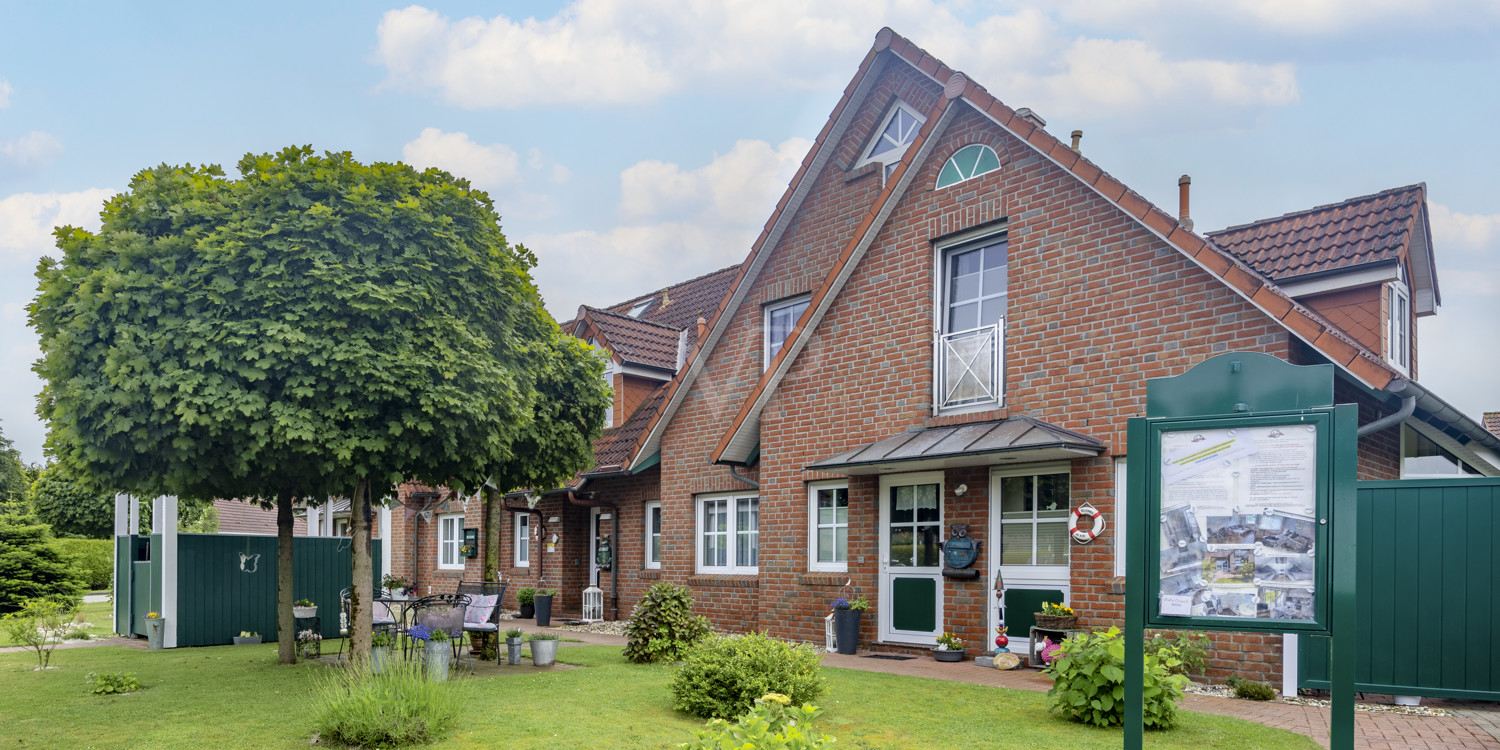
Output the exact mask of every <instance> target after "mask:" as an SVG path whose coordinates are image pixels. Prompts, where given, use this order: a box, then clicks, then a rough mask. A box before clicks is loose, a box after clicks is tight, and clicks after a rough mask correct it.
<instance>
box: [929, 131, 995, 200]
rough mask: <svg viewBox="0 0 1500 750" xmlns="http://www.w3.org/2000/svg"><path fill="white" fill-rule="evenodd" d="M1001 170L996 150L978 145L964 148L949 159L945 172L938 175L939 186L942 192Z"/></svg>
mask: <svg viewBox="0 0 1500 750" xmlns="http://www.w3.org/2000/svg"><path fill="white" fill-rule="evenodd" d="M999 168H1000V157H998V156H996V155H995V149H992V148H990V147H989V146H984V145H981V144H978V143H976V144H974V145H972V146H964V147H963V148H961V149H959V150H958V151H957V152H956V153H954V154H953V155H952V156H950V157H948V163H947V164H944V165H943V171H941V172H939V173H938V179H937V186H938V189H939V190H941V189H943V188H945V187H948V186H950V185H957V184H958V183H960V182H963V181H964V180H972V179H974V178H975V177H978V176H979V175H982V174H988V173H990V172H993V171H995V170H997V169H999Z"/></svg>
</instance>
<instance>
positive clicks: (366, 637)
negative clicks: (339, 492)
mask: <svg viewBox="0 0 1500 750" xmlns="http://www.w3.org/2000/svg"><path fill="white" fill-rule="evenodd" d="M349 533H350V534H351V535H352V536H353V537H354V539H353V544H352V545H351V546H350V550H351V553H350V555H349V557H350V566H351V571H350V572H351V573H352V574H353V582H352V583H351V584H350V586H349V659H350V661H351V662H355V661H361V660H364V659H368V658H369V657H370V637H371V635H372V632H371V630H372V619H371V618H372V616H373V614H374V607H373V604H372V602H371V596H372V593H373V592H372V589H373V587H374V584H373V583H372V581H371V570H370V566H371V560H370V547H371V545H370V480H369V478H368V477H360V478H359V483H358V484H356V485H355V486H354V497H353V498H351V499H350V503H349ZM386 543H387V544H389V543H390V541H389V540H387V541H386Z"/></svg>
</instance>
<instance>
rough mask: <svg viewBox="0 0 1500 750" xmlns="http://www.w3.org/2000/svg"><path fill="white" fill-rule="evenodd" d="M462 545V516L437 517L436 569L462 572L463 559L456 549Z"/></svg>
mask: <svg viewBox="0 0 1500 750" xmlns="http://www.w3.org/2000/svg"><path fill="white" fill-rule="evenodd" d="M463 543H464V517H463V514H462V513H460V514H456V515H451V516H438V569H439V570H463V569H464V559H463V557H461V556H460V555H459V554H458V548H459V547H461V546H463Z"/></svg>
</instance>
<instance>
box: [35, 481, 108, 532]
mask: <svg viewBox="0 0 1500 750" xmlns="http://www.w3.org/2000/svg"><path fill="white" fill-rule="evenodd" d="M31 510H32V512H33V513H35V514H36V517H37V519H38V520H40V521H41V522H42V523H45V524H47V525H49V526H51V527H52V531H53V533H55V534H59V535H76V536H83V537H88V538H90V539H106V538H108V537H110V536H111V535H112V534H113V532H114V525H115V498H114V495H113V494H111V493H108V492H103V491H101V490H100V489H99V488H97V487H95V486H94V485H93V483H92V482H91V481H89V480H88V479H87V478H85V477H79V476H76V475H75V474H74V473H73V472H72V471H69V470H68V469H66V468H64V467H63V466H62V465H61V464H56V463H54V464H52V465H51V466H49V467H47V469H46V470H45V471H43V472H42V475H41V476H39V477H37V480H36V483H34V484H32V485H31Z"/></svg>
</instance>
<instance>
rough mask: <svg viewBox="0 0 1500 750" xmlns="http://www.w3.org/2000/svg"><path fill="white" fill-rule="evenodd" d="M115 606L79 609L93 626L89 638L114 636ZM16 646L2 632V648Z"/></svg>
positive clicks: (90, 604)
mask: <svg viewBox="0 0 1500 750" xmlns="http://www.w3.org/2000/svg"><path fill="white" fill-rule="evenodd" d="M114 606H115V605H113V604H111V603H109V602H84V604H83V605H82V606H81V607H80V608H79V610H78V611H79V614H81V615H82V616H83V621H84V622H87V623H88V624H89V625H91V626H92V627H90V628H89V629H88V631H86V632H88V634H89V638H108V637H110V636H111V635H114V625H115V621H114ZM14 645H16V644H14V643H12V642H11V639H10V634H8V633H6V632H5V631H4V630H0V648H4V647H6V646H14Z"/></svg>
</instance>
